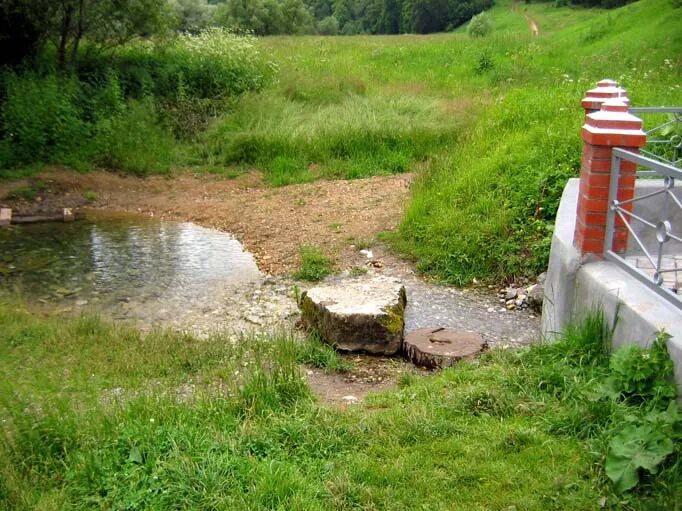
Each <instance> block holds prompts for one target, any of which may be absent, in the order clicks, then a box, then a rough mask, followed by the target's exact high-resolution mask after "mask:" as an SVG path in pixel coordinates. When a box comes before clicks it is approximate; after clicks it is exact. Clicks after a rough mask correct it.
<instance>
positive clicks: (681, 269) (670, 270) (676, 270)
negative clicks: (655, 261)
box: [658, 268, 682, 273]
mask: <svg viewBox="0 0 682 511" xmlns="http://www.w3.org/2000/svg"><path fill="white" fill-rule="evenodd" d="M679 271H682V268H671V269H669V270H658V273H673V272H675V273H677V272H679Z"/></svg>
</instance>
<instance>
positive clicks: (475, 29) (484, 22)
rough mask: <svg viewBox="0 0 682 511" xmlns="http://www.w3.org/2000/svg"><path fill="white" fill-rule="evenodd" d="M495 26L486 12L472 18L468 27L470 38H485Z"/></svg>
mask: <svg viewBox="0 0 682 511" xmlns="http://www.w3.org/2000/svg"><path fill="white" fill-rule="evenodd" d="M492 30H493V26H492V23H491V22H490V19H489V18H488V16H487V15H486V13H485V12H481V13H479V14H477V15H476V16H474V17H473V18H471V21H470V22H469V25H467V34H469V37H485V36H487V35H488V34H489V33H490V32H492Z"/></svg>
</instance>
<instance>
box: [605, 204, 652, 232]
mask: <svg viewBox="0 0 682 511" xmlns="http://www.w3.org/2000/svg"><path fill="white" fill-rule="evenodd" d="M615 209H616V211H620V212H622V213H625V214H626V215H628V217H630V218H632V219H634V220H637V221H638V222H641V223H643V224H644V225H646V226H647V227H651V228H653V229H655V228H656V224H654V223H652V222H649V220H647V219H645V218H642V217H641V216H639V215H635V214H634V213H633V212H632V211H628V210H627V209H623V208H619V207H617V206H616V208H615Z"/></svg>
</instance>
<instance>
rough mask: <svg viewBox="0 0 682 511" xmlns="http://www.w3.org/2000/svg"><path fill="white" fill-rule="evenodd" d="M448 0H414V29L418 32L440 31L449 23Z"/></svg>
mask: <svg viewBox="0 0 682 511" xmlns="http://www.w3.org/2000/svg"><path fill="white" fill-rule="evenodd" d="M448 20H449V14H448V2H447V0H414V2H413V4H412V30H413V31H414V32H417V33H418V34H428V33H431V32H440V31H442V30H444V29H445V27H446V26H447V25H448Z"/></svg>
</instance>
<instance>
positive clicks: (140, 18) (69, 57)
mask: <svg viewBox="0 0 682 511" xmlns="http://www.w3.org/2000/svg"><path fill="white" fill-rule="evenodd" d="M4 1H5V2H9V3H11V4H12V5H13V12H14V15H15V16H19V17H20V18H23V19H26V20H29V22H30V25H31V27H33V29H35V30H36V31H37V32H38V36H37V44H39V45H40V44H45V43H47V42H50V43H52V44H54V45H55V47H56V48H57V65H58V67H59V68H60V69H61V70H64V69H65V68H66V67H67V65H68V64H69V63H74V62H75V61H76V59H77V58H78V52H79V49H80V45H81V42H82V41H83V40H84V39H87V40H88V41H89V42H91V43H93V44H95V45H97V46H100V47H108V46H115V45H120V44H123V43H126V42H128V41H130V40H131V39H133V38H135V37H138V36H143V35H149V34H152V33H154V32H156V31H158V30H161V29H162V27H164V26H165V25H166V23H167V21H168V19H169V17H168V15H169V9H168V2H167V0H4Z"/></svg>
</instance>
